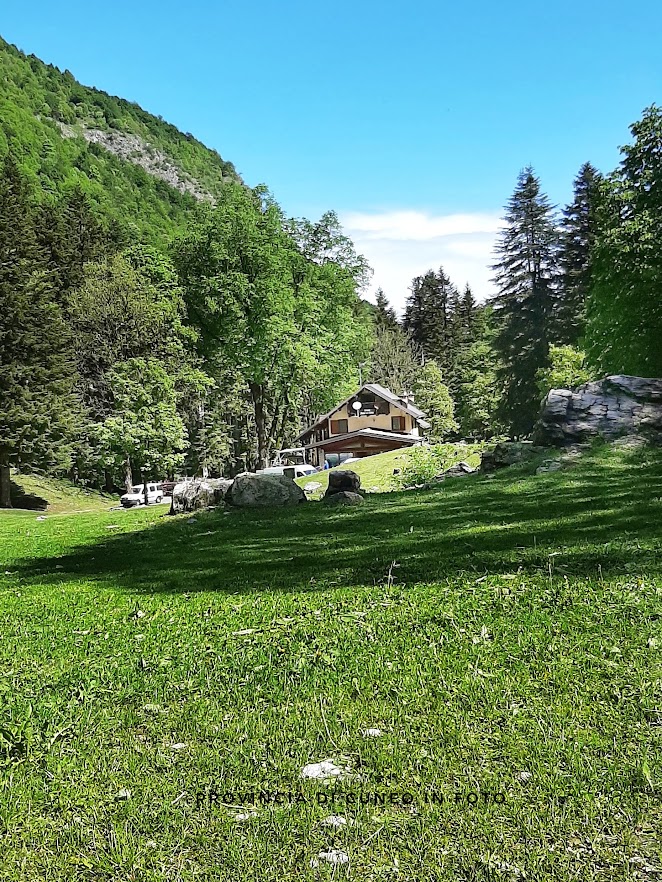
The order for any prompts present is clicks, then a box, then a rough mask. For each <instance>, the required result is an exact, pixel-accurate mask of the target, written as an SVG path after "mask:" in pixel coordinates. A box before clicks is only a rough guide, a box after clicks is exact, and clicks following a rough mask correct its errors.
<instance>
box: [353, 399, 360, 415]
mask: <svg viewBox="0 0 662 882" xmlns="http://www.w3.org/2000/svg"><path fill="white" fill-rule="evenodd" d="M352 410H355V411H356V412H357V413H358V412H359V411H360V410H361V402H360V401H355V402H354V404H352Z"/></svg>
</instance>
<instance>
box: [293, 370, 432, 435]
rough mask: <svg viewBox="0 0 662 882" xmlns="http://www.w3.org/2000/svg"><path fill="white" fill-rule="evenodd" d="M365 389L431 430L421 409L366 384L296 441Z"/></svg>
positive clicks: (389, 391) (383, 388)
mask: <svg viewBox="0 0 662 882" xmlns="http://www.w3.org/2000/svg"><path fill="white" fill-rule="evenodd" d="M364 389H367V390H368V391H369V392H372V393H373V395H378V396H379V397H380V398H383V399H384V401H388V403H389V404H393V405H395V407H397V408H399V409H400V410H402V411H404V413H407V414H409V416H412V417H414V419H415V420H416V421H417V422H418V423H420V425H421V427H422V428H423V429H429V428H430V424H429V423H427V422H426V421H425V419H424V417H425V413H424V412H423V411H422V410H421V409H420V408H418V407H415V406H414V405H413V404H411V403H410V402H407V401H405V400H404V399H402V398H399V397H398V396H397V395H394V393H393V392H391V390H390V389H387V388H386V386H380V385H379V383H364V384H363V385H362V386H361V388H360V389H357V390H356V392H352V394H351V395H348V396H347V398H345V399H344V400H343V401H340V402H339V403H338V404H336V405H335V406H334V407H333V408H332V409H331V410H330V411H329V412H328V413H325V414H324V415H323V416H320V417H317V419H316V420H315V422H314V423H313V424H312V425H311V426H308V428H307V429H304V430H303V432H300V433H299V434H298V435H297V437H296V440H298V439H299V438H302V437H303V436H304V435H307V434H308V432H311V431H312V430H313V429H315V428H316V427H317V426H319V425H320V423H324V422H326V420H328V419H329V417H330V416H331V415H332V414H334V413H335V412H336V411H337V410H338V409H339V408H341V407H343V406H344V405H345V404H347V402H348V401H351V400H352V398H356V396H357V395H359V394H360V393H361V392H363V390H364Z"/></svg>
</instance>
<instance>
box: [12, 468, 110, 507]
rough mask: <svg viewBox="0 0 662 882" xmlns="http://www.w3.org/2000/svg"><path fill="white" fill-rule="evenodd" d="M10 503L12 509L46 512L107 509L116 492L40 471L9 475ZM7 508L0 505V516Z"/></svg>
mask: <svg viewBox="0 0 662 882" xmlns="http://www.w3.org/2000/svg"><path fill="white" fill-rule="evenodd" d="M11 491H12V493H11V495H12V505H13V506H14V507H15V509H19V510H23V511H32V512H35V511H36V512H42V513H47V514H65V513H71V512H90V511H107V510H108V509H109V508H110V507H111V506H112V505H117V504H118V498H117V496H111V495H108V494H103V493H98V492H96V491H93V490H85V489H83V488H81V487H76V486H74V485H73V484H71V483H70V482H69V481H65V480H59V479H57V478H48V477H45V476H41V475H20V474H14V475H13V476H12V487H11ZM9 516H11V511H4V510H2V509H0V517H9Z"/></svg>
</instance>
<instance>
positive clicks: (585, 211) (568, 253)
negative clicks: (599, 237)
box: [555, 162, 600, 344]
mask: <svg viewBox="0 0 662 882" xmlns="http://www.w3.org/2000/svg"><path fill="white" fill-rule="evenodd" d="M599 181H600V174H599V173H598V171H597V170H596V169H595V168H594V167H593V166H592V165H591V163H590V162H587V163H585V164H584V165H583V166H582V167H581V169H580V170H579V174H578V175H577V177H576V178H575V185H574V187H575V191H574V199H573V201H572V202H571V203H570V205H568V207H567V208H566V209H565V210H564V212H563V222H562V224H561V228H562V229H561V260H560V265H561V273H562V277H561V290H560V296H559V302H558V307H557V316H556V332H555V337H556V339H557V341H558V342H561V343H571V344H575V343H577V341H578V340H579V339H580V338H581V337H583V336H584V332H585V327H586V301H587V300H588V296H589V293H590V290H591V249H592V247H593V241H594V238H595V224H596V218H595V207H596V205H595V203H596V197H597V190H598V183H599Z"/></svg>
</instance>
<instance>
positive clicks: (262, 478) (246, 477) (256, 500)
mask: <svg viewBox="0 0 662 882" xmlns="http://www.w3.org/2000/svg"><path fill="white" fill-rule="evenodd" d="M226 500H227V502H230V503H231V504H232V505H236V506H239V507H241V508H251V507H254V506H285V505H298V504H299V503H300V502H306V494H305V493H304V492H303V488H302V487H299V485H298V484H295V483H294V481H293V480H292V478H288V477H287V475H256V474H251V473H248V472H247V473H245V474H243V475H237V477H236V478H235V479H234V482H233V484H232V487H230V489H229V490H228V493H227V497H226Z"/></svg>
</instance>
